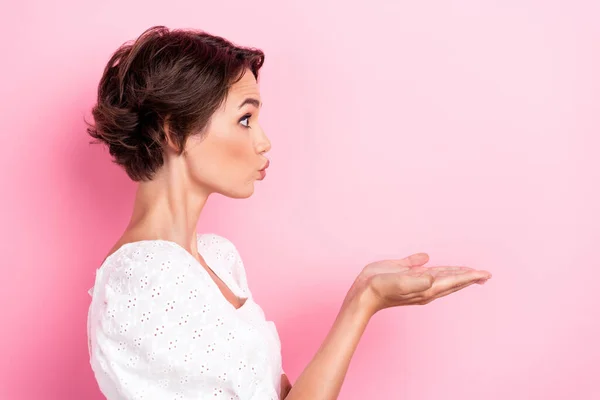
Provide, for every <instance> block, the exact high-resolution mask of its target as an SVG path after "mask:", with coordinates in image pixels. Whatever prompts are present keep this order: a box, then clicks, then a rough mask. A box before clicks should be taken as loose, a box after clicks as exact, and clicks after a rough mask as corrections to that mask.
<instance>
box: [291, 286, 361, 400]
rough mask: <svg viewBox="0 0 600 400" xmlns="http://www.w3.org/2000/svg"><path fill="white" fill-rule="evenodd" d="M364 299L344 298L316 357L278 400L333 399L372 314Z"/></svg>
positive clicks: (337, 392)
mask: <svg viewBox="0 0 600 400" xmlns="http://www.w3.org/2000/svg"><path fill="white" fill-rule="evenodd" d="M365 297H366V296H364V294H358V295H355V296H350V297H348V298H346V301H344V304H343V305H342V307H341V309H340V312H339V313H338V315H337V318H336V319H335V322H334V323H333V326H332V328H331V330H330V331H329V333H328V335H327V337H326V338H325V340H324V341H323V344H322V345H321V347H320V348H319V350H318V351H317V354H316V355H315V356H314V358H313V359H312V361H311V362H310V363H309V364H308V366H307V367H306V368H305V369H304V371H303V372H302V374H301V375H300V376H299V377H298V379H297V380H296V382H295V383H294V386H293V387H292V388H291V390H290V392H289V393H288V395H287V396H285V397H284V396H282V398H285V400H301V399H302V400H303V399H314V400H330V399H337V396H338V394H339V392H340V389H341V387H342V383H343V381H344V378H345V376H346V372H347V371H348V366H349V365H350V360H351V358H352V356H353V355H354V351H355V350H356V347H357V345H358V342H359V341H360V338H361V337H362V335H363V332H364V331H365V328H366V327H367V323H368V322H369V320H370V318H371V315H372V312H371V311H370V307H368V304H367V302H366V299H365ZM282 395H285V392H284V391H282Z"/></svg>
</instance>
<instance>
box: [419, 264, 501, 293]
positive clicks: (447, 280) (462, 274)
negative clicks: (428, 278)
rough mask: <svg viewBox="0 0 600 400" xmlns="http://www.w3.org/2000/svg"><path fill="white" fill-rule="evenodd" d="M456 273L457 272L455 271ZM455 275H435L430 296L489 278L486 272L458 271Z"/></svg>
mask: <svg viewBox="0 0 600 400" xmlns="http://www.w3.org/2000/svg"><path fill="white" fill-rule="evenodd" d="M455 272H457V271H455ZM458 272H459V273H455V274H444V273H443V272H442V273H441V274H442V275H436V276H435V282H434V283H433V286H432V293H431V294H432V295H433V296H437V295H438V293H443V292H445V291H447V290H451V289H452V288H455V287H461V286H462V285H465V284H471V283H474V282H476V281H478V280H481V279H487V278H489V276H490V274H489V272H486V271H476V270H470V271H458Z"/></svg>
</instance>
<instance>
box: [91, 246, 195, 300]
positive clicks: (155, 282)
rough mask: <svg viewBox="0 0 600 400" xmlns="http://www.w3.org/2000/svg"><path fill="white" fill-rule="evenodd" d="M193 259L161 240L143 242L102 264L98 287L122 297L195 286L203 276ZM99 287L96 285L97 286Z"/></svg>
mask: <svg viewBox="0 0 600 400" xmlns="http://www.w3.org/2000/svg"><path fill="white" fill-rule="evenodd" d="M192 261H193V259H192V258H191V256H189V257H187V256H186V253H185V250H183V249H182V248H181V247H178V245H177V244H175V243H173V242H169V241H162V240H142V241H137V242H130V243H127V244H125V245H123V246H122V247H121V248H119V249H118V250H117V251H116V252H114V253H113V254H111V255H110V256H109V257H107V259H106V260H105V261H104V263H103V264H102V266H101V268H100V271H101V273H102V275H104V280H103V282H102V283H101V286H102V287H104V288H106V290H107V291H108V292H109V293H118V294H121V295H139V296H144V295H147V296H149V297H152V295H153V294H155V293H158V292H160V293H162V294H167V293H168V292H175V291H179V290H180V289H182V288H184V287H189V286H195V287H196V286H198V285H200V284H201V283H202V276H201V275H200V274H198V272H197V268H194V265H193V262H192ZM97 283H99V282H97Z"/></svg>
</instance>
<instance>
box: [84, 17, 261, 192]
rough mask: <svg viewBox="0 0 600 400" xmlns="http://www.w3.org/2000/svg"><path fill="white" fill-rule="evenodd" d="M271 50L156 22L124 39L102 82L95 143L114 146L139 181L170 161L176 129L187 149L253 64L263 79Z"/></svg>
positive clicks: (117, 159) (177, 138)
mask: <svg viewBox="0 0 600 400" xmlns="http://www.w3.org/2000/svg"><path fill="white" fill-rule="evenodd" d="M263 63H264V53H263V52H262V51H261V50H259V49H255V48H249V47H239V46H236V45H234V44H233V43H231V42H230V41H228V40H226V39H224V38H222V37H219V36H214V35H210V34H208V33H206V32H203V31H200V30H192V29H175V30H169V29H168V28H166V27H164V26H154V27H152V28H150V29H148V30H146V31H145V32H144V33H142V34H141V35H140V36H139V37H138V38H137V39H136V40H135V41H133V42H126V43H125V44H123V45H122V46H121V47H120V48H119V49H118V50H117V51H116V52H115V53H114V54H113V55H112V57H111V58H110V60H109V62H108V64H107V65H106V68H105V69H104V73H103V75H102V78H101V80H100V83H99V85H98V100H97V104H96V105H95V106H94V107H93V109H92V116H93V118H94V122H93V123H88V128H87V132H88V133H89V135H90V136H91V137H92V138H94V140H92V143H104V144H106V145H107V146H108V150H109V153H110V155H111V156H112V157H113V162H115V163H117V164H118V165H121V166H122V167H123V168H124V169H125V171H126V172H127V175H129V177H130V178H131V179H132V180H134V181H140V180H150V179H152V177H153V175H154V174H155V173H156V171H158V169H159V168H160V167H161V166H162V165H163V163H164V158H163V156H164V144H165V143H166V140H165V139H166V133H165V131H164V124H165V122H168V125H169V136H170V139H171V140H172V142H173V143H174V144H175V145H176V146H177V147H178V149H179V151H180V154H181V152H183V149H184V145H185V142H186V140H187V138H188V137H189V136H190V135H191V134H193V133H198V132H201V131H202V129H203V128H204V127H205V126H206V124H207V123H208V121H209V120H210V117H211V116H212V114H213V113H214V112H215V111H216V110H217V108H218V107H219V105H221V104H222V102H223V101H224V100H225V97H226V96H227V92H228V90H229V87H230V86H231V85H232V84H234V83H235V82H237V81H238V80H239V79H241V77H242V76H243V74H244V72H245V71H246V69H250V70H251V71H252V73H253V74H254V76H255V78H257V79H258V71H259V69H260V68H261V66H262V65H263Z"/></svg>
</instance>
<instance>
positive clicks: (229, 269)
mask: <svg viewBox="0 0 600 400" xmlns="http://www.w3.org/2000/svg"><path fill="white" fill-rule="evenodd" d="M198 252H199V253H200V254H202V256H203V257H204V258H205V260H206V261H207V262H208V263H209V264H211V266H212V267H215V268H222V272H223V273H227V274H229V275H231V276H232V277H233V278H234V280H235V282H236V284H237V285H238V286H239V287H240V288H242V290H244V291H249V288H248V282H247V278H246V269H245V267H244V262H243V261H242V257H241V255H240V252H239V251H238V249H237V247H236V246H235V245H234V244H233V243H232V242H231V240H229V239H227V238H225V237H223V236H220V235H217V234H215V233H204V234H198Z"/></svg>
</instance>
